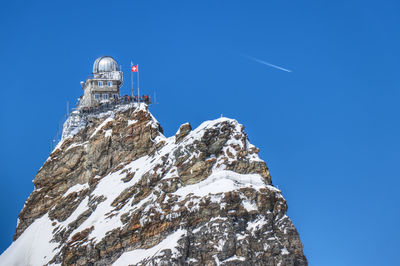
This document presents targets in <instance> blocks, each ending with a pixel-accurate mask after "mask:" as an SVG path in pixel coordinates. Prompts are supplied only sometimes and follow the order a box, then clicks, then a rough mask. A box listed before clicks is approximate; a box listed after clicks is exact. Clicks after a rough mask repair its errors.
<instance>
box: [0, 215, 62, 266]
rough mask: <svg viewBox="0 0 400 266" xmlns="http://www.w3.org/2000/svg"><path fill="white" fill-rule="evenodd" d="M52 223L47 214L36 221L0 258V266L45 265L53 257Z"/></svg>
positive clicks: (55, 246) (54, 247)
mask: <svg viewBox="0 0 400 266" xmlns="http://www.w3.org/2000/svg"><path fill="white" fill-rule="evenodd" d="M51 224H52V221H51V220H50V219H49V216H48V215H47V214H45V215H43V216H42V217H41V218H38V219H36V220H35V221H34V222H33V223H32V224H31V225H30V226H29V227H28V228H27V229H26V230H25V231H24V233H23V234H22V235H21V236H20V237H19V238H18V239H17V240H16V241H14V242H13V243H12V244H11V246H9V247H8V248H7V250H6V251H4V253H3V254H2V255H1V256H0V265H7V266H20V265H32V266H36V265H45V264H47V263H48V262H49V261H50V260H51V259H52V258H53V256H54V255H55V252H54V250H55V249H56V248H57V246H58V244H57V243H55V242H50V241H51V239H52V238H53V226H52V225H51Z"/></svg>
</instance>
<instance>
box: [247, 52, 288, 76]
mask: <svg viewBox="0 0 400 266" xmlns="http://www.w3.org/2000/svg"><path fill="white" fill-rule="evenodd" d="M242 56H243V57H245V58H247V59H250V60H253V61H254V62H257V63H260V64H263V65H266V66H269V67H273V68H276V69H279V70H282V71H286V72H289V73H290V72H292V70H289V69H286V68H283V67H280V66H277V65H274V64H271V63H268V62H265V61H263V60H261V59H258V58H255V57H251V56H248V55H242Z"/></svg>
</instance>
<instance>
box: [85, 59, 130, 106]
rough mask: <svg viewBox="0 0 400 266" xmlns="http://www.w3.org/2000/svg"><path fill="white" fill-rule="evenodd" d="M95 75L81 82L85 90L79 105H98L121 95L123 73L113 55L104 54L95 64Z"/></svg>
mask: <svg viewBox="0 0 400 266" xmlns="http://www.w3.org/2000/svg"><path fill="white" fill-rule="evenodd" d="M92 74H93V76H91V77H89V78H88V79H86V81H85V82H83V81H82V82H81V85H82V89H83V91H84V93H83V97H82V98H81V99H80V101H79V107H80V108H84V107H96V106H98V105H100V104H101V103H107V102H110V101H112V100H116V99H118V98H119V97H120V88H121V86H122V83H123V73H122V71H121V70H120V68H119V66H118V64H117V62H116V61H115V59H114V58H112V57H111V56H102V57H99V58H97V59H96V61H95V62H94V64H93V73H92Z"/></svg>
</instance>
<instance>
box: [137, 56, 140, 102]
mask: <svg viewBox="0 0 400 266" xmlns="http://www.w3.org/2000/svg"><path fill="white" fill-rule="evenodd" d="M137 90H138V101H139V104H140V87H139V64H137Z"/></svg>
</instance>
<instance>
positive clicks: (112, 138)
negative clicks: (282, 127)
mask: <svg viewBox="0 0 400 266" xmlns="http://www.w3.org/2000/svg"><path fill="white" fill-rule="evenodd" d="M69 122H71V121H67V123H66V127H67V128H66V129H65V131H68V132H69V134H64V138H63V139H62V141H60V143H59V144H58V146H57V147H56V148H55V149H54V151H53V152H52V153H51V154H50V156H49V158H48V159H47V161H46V162H45V163H44V165H43V166H42V168H41V169H40V170H39V172H38V173H37V175H36V176H35V179H34V181H33V182H34V186H35V188H34V191H33V192H32V193H31V195H30V196H29V198H28V199H27V201H26V203H25V206H24V208H23V210H22V211H21V213H20V215H19V221H18V226H17V229H16V234H15V236H14V242H13V243H12V245H11V246H10V247H9V248H8V249H7V250H6V251H5V252H4V253H3V254H2V256H1V257H0V265H59V264H61V265H307V260H306V258H305V256H304V255H303V251H302V244H301V242H300V239H299V235H298V233H297V231H296V228H295V227H294V225H293V224H292V222H291V220H290V219H289V217H288V216H287V215H286V211H287V205H286V201H285V199H284V198H283V197H282V195H281V192H280V191H279V190H278V189H276V188H275V187H273V186H272V183H271V177H270V175H269V172H268V168H267V166H266V164H265V162H264V161H262V160H260V158H259V157H258V155H257V153H258V149H257V148H256V147H255V146H253V145H252V144H250V143H249V141H248V138H247V135H246V133H245V132H244V127H243V126H242V125H240V124H239V123H238V122H237V121H236V120H232V119H227V118H220V119H217V120H213V121H207V122H204V123H203V124H201V125H200V126H199V127H198V128H196V129H194V130H192V128H191V126H190V124H184V125H182V126H181V127H180V129H179V130H178V132H177V133H176V135H175V136H172V137H169V138H166V137H164V135H163V131H162V128H161V126H160V125H159V123H158V122H157V121H156V120H155V119H154V117H153V116H152V115H151V113H150V112H149V111H148V109H147V106H145V105H144V104H143V105H142V106H141V107H138V106H132V105H127V106H119V107H116V108H115V109H114V110H111V111H108V112H103V113H100V114H85V117H84V119H82V120H81V122H80V123H81V124H80V126H77V127H74V128H73V130H71V128H69V126H68V125H69V124H68V123H69Z"/></svg>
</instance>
